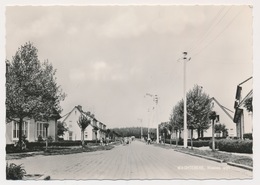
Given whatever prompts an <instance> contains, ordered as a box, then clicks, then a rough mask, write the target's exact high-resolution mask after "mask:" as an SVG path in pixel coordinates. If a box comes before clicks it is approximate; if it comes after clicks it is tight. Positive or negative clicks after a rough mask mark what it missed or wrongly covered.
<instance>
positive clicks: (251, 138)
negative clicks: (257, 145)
mask: <svg viewBox="0 0 260 185" xmlns="http://www.w3.org/2000/svg"><path fill="white" fill-rule="evenodd" d="M243 138H244V139H250V140H253V135H252V133H245V134H244V135H243Z"/></svg>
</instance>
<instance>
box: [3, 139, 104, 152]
mask: <svg viewBox="0 0 260 185" xmlns="http://www.w3.org/2000/svg"><path fill="white" fill-rule="evenodd" d="M90 143H93V144H95V143H96V140H91V141H85V144H86V145H87V144H90ZM97 143H100V141H97ZM45 146H46V142H44V141H43V142H28V143H27V144H26V149H25V150H23V151H21V150H20V149H19V148H18V147H15V146H14V144H7V145H6V148H5V149H6V153H16V152H28V151H35V150H41V149H42V148H44V147H45ZM48 146H49V147H66V146H81V141H80V140H77V141H57V142H49V143H48Z"/></svg>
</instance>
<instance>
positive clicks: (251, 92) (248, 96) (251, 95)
mask: <svg viewBox="0 0 260 185" xmlns="http://www.w3.org/2000/svg"><path fill="white" fill-rule="evenodd" d="M251 97H253V89H252V90H251V91H249V93H248V94H247V95H246V96H245V97H244V98H243V100H241V102H240V103H239V105H238V106H239V107H240V106H241V105H243V103H244V102H245V101H246V100H247V99H248V98H251Z"/></svg>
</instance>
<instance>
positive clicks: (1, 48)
mask: <svg viewBox="0 0 260 185" xmlns="http://www.w3.org/2000/svg"><path fill="white" fill-rule="evenodd" d="M172 4H175V5H223V4H224V5H239V4H252V5H253V19H254V20H253V24H254V25H253V40H254V46H253V50H254V53H253V61H254V64H253V65H254V70H253V75H254V80H253V81H254V95H255V96H254V101H253V104H254V112H255V114H254V120H253V123H254V135H253V137H254V156H255V157H254V180H252V181H250V180H243V181H241V180H228V181H226V180H216V181H214V180H204V181H201V180H189V181H187V180H173V181H168V180H163V181H157V180H156V181H136V180H131V181H123V180H119V181H92V180H91V181H51V182H48V183H50V184H71V183H73V184H86V183H88V184H140V183H142V184H158V183H163V184H173V183H174V184H192V185H196V184H200V185H201V184H216V183H218V184H230V183H232V184H233V183H234V184H236V185H238V184H257V182H258V184H259V182H260V181H259V180H260V178H259V167H258V166H259V165H258V164H259V159H260V158H259V157H257V156H260V155H259V147H258V146H257V145H259V142H258V141H259V136H258V135H259V134H257V133H258V132H259V124H260V122H259V118H258V115H257V114H256V113H258V112H260V110H259V95H260V92H259V84H260V82H259V77H260V72H259V71H260V64H259V63H260V47H259V44H260V43H259V41H260V35H259V34H260V18H259V12H260V8H259V7H260V2H259V1H257V0H255V1H253V0H193V1H192V0H85V1H84V0H77V1H72V0H66V1H65V0H63V1H57V0H38V1H37V3H36V2H35V0H20V1H16V0H9V1H8V0H2V1H1V3H0V14H1V16H0V30H1V31H0V33H1V35H0V57H1V63H0V74H1V75H0V87H1V88H0V97H1V98H0V123H1V124H2V126H3V125H5V75H4V74H5V6H12V5H33V6H39V5H43V6H49V5H50V6H51V5H64V6H69V5H172ZM257 84H258V85H257ZM0 136H1V141H0V151H1V154H0V162H1V163H0V164H1V168H0V174H1V177H0V179H1V182H3V183H4V184H16V183H19V184H23V183H26V184H30V183H31V184H35V183H36V184H43V183H47V182H44V181H42V182H35V181H34V182H30V183H29V182H28V181H19V182H15V181H6V180H5V126H4V128H3V129H0Z"/></svg>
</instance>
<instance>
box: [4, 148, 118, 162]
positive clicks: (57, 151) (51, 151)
mask: <svg viewBox="0 0 260 185" xmlns="http://www.w3.org/2000/svg"><path fill="white" fill-rule="evenodd" d="M114 147H115V145H114V144H109V145H106V146H101V145H98V146H88V145H86V146H85V147H84V148H82V147H81V146H79V147H49V148H48V150H47V151H38V152H28V153H13V154H6V160H14V159H21V158H25V157H33V156H36V155H45V156H48V155H68V154H75V153H82V152H95V151H102V150H111V149H113V148H114Z"/></svg>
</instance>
